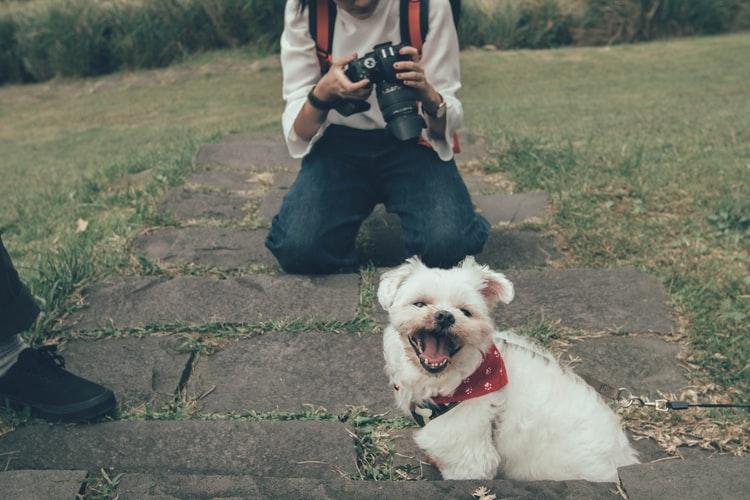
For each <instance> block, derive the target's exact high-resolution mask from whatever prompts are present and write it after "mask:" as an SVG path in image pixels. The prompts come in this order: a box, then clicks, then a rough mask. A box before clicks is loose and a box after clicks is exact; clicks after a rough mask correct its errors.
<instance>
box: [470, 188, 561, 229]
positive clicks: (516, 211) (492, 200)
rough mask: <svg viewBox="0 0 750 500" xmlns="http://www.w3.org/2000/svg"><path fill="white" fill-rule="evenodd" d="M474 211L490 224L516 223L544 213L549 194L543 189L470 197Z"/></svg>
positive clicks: (541, 215)
mask: <svg viewBox="0 0 750 500" xmlns="http://www.w3.org/2000/svg"><path fill="white" fill-rule="evenodd" d="M472 200H473V201H474V205H475V207H476V211H477V212H478V213H480V214H482V215H483V216H484V218H485V219H487V220H488V221H489V222H490V224H493V225H495V224H502V223H509V224H518V223H519V222H524V221H527V220H530V219H537V218H542V217H544V215H545V214H546V211H547V205H548V204H549V195H548V194H547V193H545V192H543V191H531V192H528V193H514V194H507V193H496V194H491V195H476V196H473V197H472Z"/></svg>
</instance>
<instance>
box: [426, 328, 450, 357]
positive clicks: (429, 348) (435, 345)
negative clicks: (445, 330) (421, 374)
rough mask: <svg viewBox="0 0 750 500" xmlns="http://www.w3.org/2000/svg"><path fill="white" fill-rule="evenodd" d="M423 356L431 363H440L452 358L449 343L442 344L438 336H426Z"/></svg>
mask: <svg viewBox="0 0 750 500" xmlns="http://www.w3.org/2000/svg"><path fill="white" fill-rule="evenodd" d="M422 356H423V357H424V358H425V359H426V360H427V361H429V362H430V363H440V362H442V361H443V360H444V359H448V358H449V357H450V353H449V352H448V343H447V342H442V341H441V339H440V337H438V336H437V335H429V334H428V335H425V336H424V350H423V351H422Z"/></svg>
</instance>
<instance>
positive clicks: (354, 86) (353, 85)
mask: <svg viewBox="0 0 750 500" xmlns="http://www.w3.org/2000/svg"><path fill="white" fill-rule="evenodd" d="M369 86H370V80H368V79H367V78H365V79H364V80H360V81H358V82H356V83H351V84H349V88H348V89H347V90H348V91H349V92H354V91H356V90H359V89H363V88H365V87H369Z"/></svg>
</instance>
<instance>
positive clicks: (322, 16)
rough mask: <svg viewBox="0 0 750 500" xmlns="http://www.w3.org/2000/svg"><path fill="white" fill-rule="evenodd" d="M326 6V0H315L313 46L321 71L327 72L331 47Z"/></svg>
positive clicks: (327, 5) (328, 13)
mask: <svg viewBox="0 0 750 500" xmlns="http://www.w3.org/2000/svg"><path fill="white" fill-rule="evenodd" d="M328 7H329V4H328V0H318V1H317V2H316V12H315V14H316V15H315V21H316V26H315V46H316V47H317V54H318V63H319V64H320V71H321V72H322V73H325V72H327V71H328V68H329V66H330V64H331V47H329V40H330V39H329V36H328V35H329V33H328V22H329V21H328V16H329V15H330V12H329V9H328Z"/></svg>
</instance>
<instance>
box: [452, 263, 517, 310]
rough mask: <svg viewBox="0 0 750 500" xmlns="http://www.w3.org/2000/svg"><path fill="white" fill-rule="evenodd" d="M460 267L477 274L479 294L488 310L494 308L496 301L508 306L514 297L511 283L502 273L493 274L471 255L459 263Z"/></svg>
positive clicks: (493, 272)
mask: <svg viewBox="0 0 750 500" xmlns="http://www.w3.org/2000/svg"><path fill="white" fill-rule="evenodd" d="M461 267H462V268H464V269H471V270H473V271H475V272H477V273H479V275H480V277H481V279H482V285H481V288H480V289H479V292H480V293H481V294H482V296H483V297H484V300H485V301H487V304H488V305H489V306H490V309H492V308H494V307H495V306H496V305H497V302H498V301H500V302H502V303H503V304H510V302H511V301H512V300H513V297H515V291H514V289H513V283H511V282H510V280H509V279H508V278H506V277H505V275H504V274H503V273H498V272H495V271H493V270H492V269H490V268H489V267H488V266H483V265H481V264H478V263H477V261H476V260H475V259H474V257H472V256H471V255H470V256H468V257H466V258H465V259H464V260H463V262H461Z"/></svg>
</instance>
